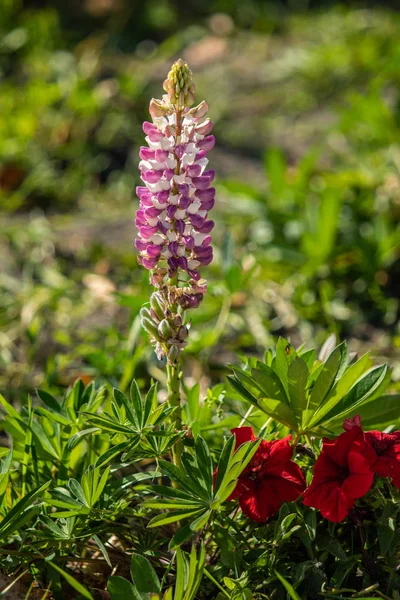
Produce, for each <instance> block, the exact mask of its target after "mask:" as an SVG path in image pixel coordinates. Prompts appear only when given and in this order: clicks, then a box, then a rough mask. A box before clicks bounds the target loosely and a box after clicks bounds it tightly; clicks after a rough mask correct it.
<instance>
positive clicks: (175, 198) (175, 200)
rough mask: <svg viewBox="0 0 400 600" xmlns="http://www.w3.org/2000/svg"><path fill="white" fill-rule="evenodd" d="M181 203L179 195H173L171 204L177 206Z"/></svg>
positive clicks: (170, 198) (170, 199)
mask: <svg viewBox="0 0 400 600" xmlns="http://www.w3.org/2000/svg"><path fill="white" fill-rule="evenodd" d="M178 202H179V194H171V196H170V197H169V204H173V205H174V206H176V205H177V204H178Z"/></svg>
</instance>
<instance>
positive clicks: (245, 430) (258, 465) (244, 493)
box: [229, 427, 305, 523]
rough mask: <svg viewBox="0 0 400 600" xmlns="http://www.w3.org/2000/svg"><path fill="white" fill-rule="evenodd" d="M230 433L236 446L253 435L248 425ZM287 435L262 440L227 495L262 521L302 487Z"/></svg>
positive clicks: (293, 498) (253, 518) (246, 511)
mask: <svg viewBox="0 0 400 600" xmlns="http://www.w3.org/2000/svg"><path fill="white" fill-rule="evenodd" d="M232 433H233V434H234V435H235V437H236V448H238V447H239V446H240V445H241V444H243V443H244V442H250V441H253V440H255V439H256V438H255V437H254V434H253V430H252V428H251V427H237V428H235V429H232ZM290 439H291V436H290V435H288V436H287V437H285V438H283V439H282V440H274V441H272V442H267V441H266V440H262V441H261V443H260V445H259V447H258V449H257V451H256V453H255V455H254V456H253V458H252V459H251V461H250V463H249V464H248V465H247V467H246V468H245V470H244V471H243V472H242V474H241V475H240V476H239V480H238V483H237V486H236V488H235V489H234V491H233V493H232V494H231V496H230V498H229V500H233V499H234V498H238V499H239V504H240V508H241V509H242V511H243V512H244V514H245V515H246V516H247V517H249V518H250V519H252V520H253V521H257V522H259V523H264V522H265V521H266V520H267V519H268V518H269V517H272V515H273V514H274V513H276V512H277V510H279V508H280V506H281V504H282V503H283V502H292V501H294V500H296V499H297V498H298V497H299V496H300V494H301V493H302V492H303V491H304V488H305V479H304V475H303V473H302V471H301V469H300V467H299V466H298V465H297V464H296V463H295V462H293V461H292V460H291V458H292V456H293V448H292V447H291V446H290V444H289V441H290Z"/></svg>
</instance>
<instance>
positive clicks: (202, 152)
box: [196, 150, 207, 162]
mask: <svg viewBox="0 0 400 600" xmlns="http://www.w3.org/2000/svg"><path fill="white" fill-rule="evenodd" d="M203 158H207V152H206V150H200V152H198V153H197V154H196V162H199V161H200V160H203Z"/></svg>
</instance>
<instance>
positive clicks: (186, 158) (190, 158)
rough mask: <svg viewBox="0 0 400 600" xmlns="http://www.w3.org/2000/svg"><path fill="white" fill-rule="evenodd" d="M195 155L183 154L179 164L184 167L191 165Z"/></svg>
mask: <svg viewBox="0 0 400 600" xmlns="http://www.w3.org/2000/svg"><path fill="white" fill-rule="evenodd" d="M195 157H196V155H195V154H194V153H193V154H184V155H183V156H182V158H181V164H182V165H183V166H184V167H185V166H186V165H192V164H193V161H194V159H195Z"/></svg>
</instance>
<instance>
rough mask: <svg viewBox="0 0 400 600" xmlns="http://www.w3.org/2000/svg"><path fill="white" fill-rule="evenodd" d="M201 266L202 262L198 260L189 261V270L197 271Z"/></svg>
mask: <svg viewBox="0 0 400 600" xmlns="http://www.w3.org/2000/svg"><path fill="white" fill-rule="evenodd" d="M199 265H201V262H200V261H198V260H188V267H189V269H197V267H198V266H199Z"/></svg>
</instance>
